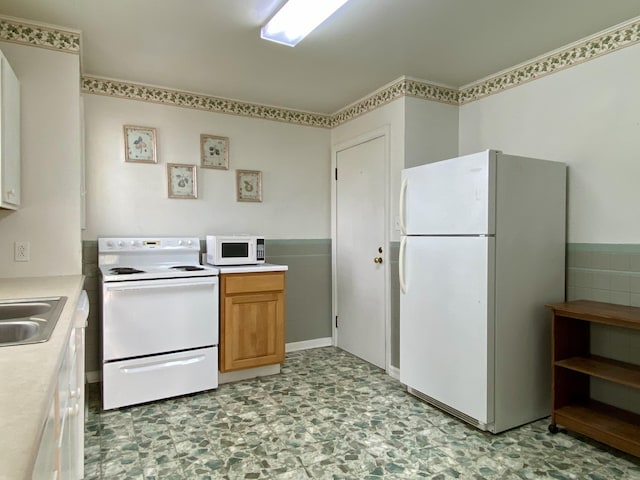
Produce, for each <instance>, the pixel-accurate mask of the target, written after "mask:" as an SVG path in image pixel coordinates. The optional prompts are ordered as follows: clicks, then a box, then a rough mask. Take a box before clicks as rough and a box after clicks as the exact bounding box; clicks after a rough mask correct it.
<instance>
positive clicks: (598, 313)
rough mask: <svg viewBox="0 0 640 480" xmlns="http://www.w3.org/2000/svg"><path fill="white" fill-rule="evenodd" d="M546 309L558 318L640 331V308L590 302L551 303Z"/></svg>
mask: <svg viewBox="0 0 640 480" xmlns="http://www.w3.org/2000/svg"><path fill="white" fill-rule="evenodd" d="M546 307H547V308H550V309H552V310H553V312H554V313H555V315H556V316H562V317H568V318H575V319H577V320H586V321H588V322H594V323H604V324H606V325H615V326H617V327H624V328H631V329H634V330H640V308H638V307H628V306H626V305H615V304H612V303H604V302H592V301H590V300H575V301H573V302H564V303H551V304H548V305H546Z"/></svg>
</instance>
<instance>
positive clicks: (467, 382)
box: [400, 236, 495, 429]
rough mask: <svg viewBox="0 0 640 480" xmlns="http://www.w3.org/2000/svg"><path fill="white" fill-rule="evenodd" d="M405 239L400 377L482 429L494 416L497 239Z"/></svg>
mask: <svg viewBox="0 0 640 480" xmlns="http://www.w3.org/2000/svg"><path fill="white" fill-rule="evenodd" d="M403 242H405V244H404V245H403V253H404V255H403V258H401V259H400V261H401V262H402V265H401V269H402V271H403V274H404V279H403V280H404V282H403V284H404V285H403V287H404V291H403V292H402V293H401V295H400V381H401V382H402V383H404V384H406V385H407V387H409V388H411V389H414V390H417V391H418V392H419V393H421V394H423V396H427V397H430V398H431V399H433V400H435V402H434V403H436V404H441V405H443V406H445V407H448V408H447V409H448V410H450V411H451V412H452V413H454V414H457V415H458V416H461V417H462V418H464V419H466V420H467V421H470V422H472V423H475V424H476V425H477V426H479V427H480V428H484V429H486V428H487V427H486V425H487V424H489V423H491V422H492V421H493V398H492V391H493V388H492V381H493V379H492V378H491V377H492V371H493V368H492V367H493V364H492V362H493V354H492V351H493V322H492V320H493V301H492V298H493V292H492V285H493V266H492V265H493V257H494V249H495V239H494V238H493V237H411V236H410V237H404V238H403ZM460 414H462V415H460ZM466 417H470V418H466Z"/></svg>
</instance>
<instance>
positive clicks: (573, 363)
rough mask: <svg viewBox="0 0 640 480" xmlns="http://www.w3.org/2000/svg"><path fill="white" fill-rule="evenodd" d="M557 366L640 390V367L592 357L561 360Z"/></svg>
mask: <svg viewBox="0 0 640 480" xmlns="http://www.w3.org/2000/svg"><path fill="white" fill-rule="evenodd" d="M555 365H556V366H557V367H563V368H568V369H569V370H574V371H576V372H580V373H585V374H587V375H591V376H592V377H598V378H602V379H604V380H608V381H610V382H615V383H619V384H621V385H627V386H628V387H633V388H640V366H638V365H633V364H631V363H625V362H619V361H617V360H611V359H609V358H605V357H599V356H597V355H592V356H588V357H572V358H567V359H565V360H559V361H557V362H555Z"/></svg>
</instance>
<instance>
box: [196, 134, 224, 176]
mask: <svg viewBox="0 0 640 480" xmlns="http://www.w3.org/2000/svg"><path fill="white" fill-rule="evenodd" d="M200 166H201V167H202V168H217V169H219V170H228V169H229V139H228V138H227V137H217V136H215V135H205V134H204V133H203V134H202V135H200Z"/></svg>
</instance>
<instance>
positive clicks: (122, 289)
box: [105, 280, 216, 292]
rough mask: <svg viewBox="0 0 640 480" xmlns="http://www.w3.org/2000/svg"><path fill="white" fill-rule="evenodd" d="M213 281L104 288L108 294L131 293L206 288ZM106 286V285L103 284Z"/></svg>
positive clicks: (212, 283) (213, 283) (108, 286)
mask: <svg viewBox="0 0 640 480" xmlns="http://www.w3.org/2000/svg"><path fill="white" fill-rule="evenodd" d="M215 284H216V282H215V280H214V281H212V282H198V283H195V282H193V283H191V282H190V283H165V284H162V285H148V284H147V285H121V286H118V287H115V286H110V285H107V286H106V290H107V291H108V292H125V291H127V292H132V291H136V290H149V289H151V288H155V289H158V288H176V287H207V286H211V285H215ZM105 285H106V284H105Z"/></svg>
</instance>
